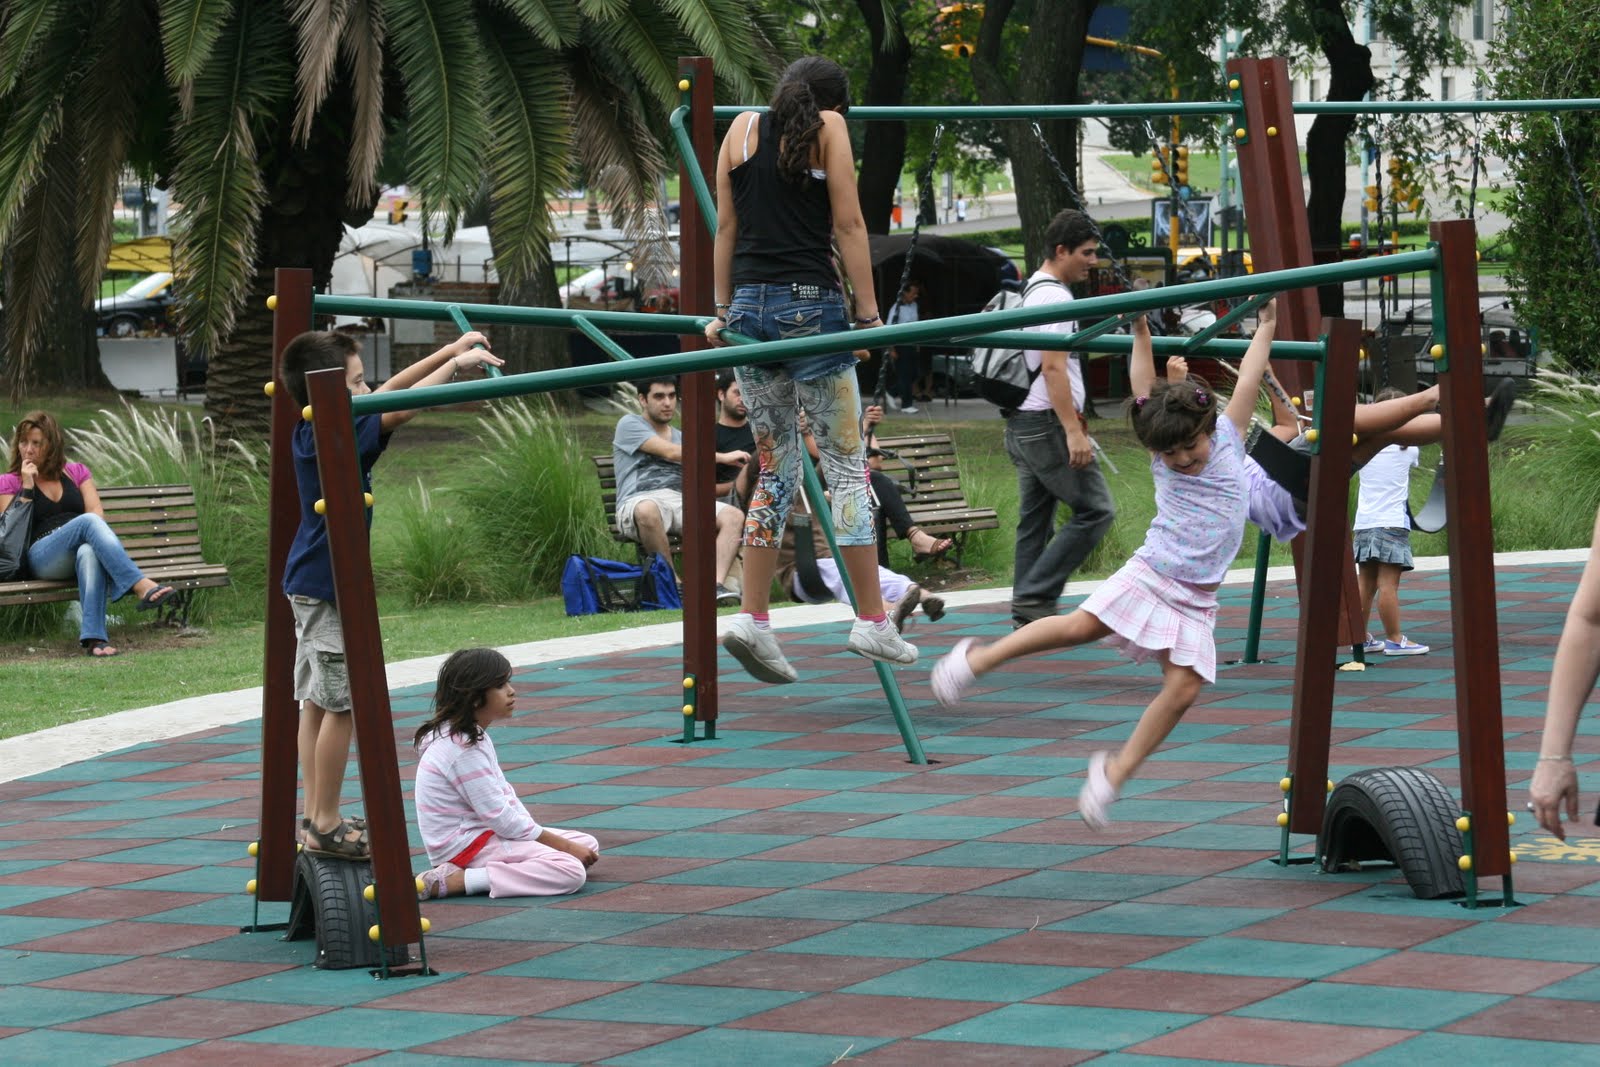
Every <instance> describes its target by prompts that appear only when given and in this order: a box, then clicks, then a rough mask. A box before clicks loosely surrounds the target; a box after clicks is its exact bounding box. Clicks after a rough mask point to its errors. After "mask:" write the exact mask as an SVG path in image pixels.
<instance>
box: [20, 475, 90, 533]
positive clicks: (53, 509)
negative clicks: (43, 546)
mask: <svg viewBox="0 0 1600 1067" xmlns="http://www.w3.org/2000/svg"><path fill="white" fill-rule="evenodd" d="M82 514H83V493H82V492H81V491H80V490H79V489H78V483H77V482H74V481H73V480H72V479H71V477H69V476H68V475H67V472H66V471H62V472H61V499H60V500H51V499H50V498H49V497H47V496H45V495H44V490H43V489H40V488H39V487H38V486H35V487H34V490H33V529H32V531H31V533H30V534H29V537H28V543H29V544H32V543H33V542H34V541H37V540H39V538H41V537H43V536H44V535H45V534H47V533H50V532H51V531H52V530H56V529H59V528H60V527H62V526H65V525H66V524H67V523H69V522H71V521H72V520H73V519H75V518H77V517H78V516H79V515H82Z"/></svg>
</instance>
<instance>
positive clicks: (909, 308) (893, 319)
mask: <svg viewBox="0 0 1600 1067" xmlns="http://www.w3.org/2000/svg"><path fill="white" fill-rule="evenodd" d="M916 321H917V302H916V301H915V300H912V301H904V300H896V301H895V302H894V303H893V304H890V305H889V317H888V318H887V319H884V320H883V324H884V325H885V326H896V325H899V326H904V325H905V324H906V323H908V322H916Z"/></svg>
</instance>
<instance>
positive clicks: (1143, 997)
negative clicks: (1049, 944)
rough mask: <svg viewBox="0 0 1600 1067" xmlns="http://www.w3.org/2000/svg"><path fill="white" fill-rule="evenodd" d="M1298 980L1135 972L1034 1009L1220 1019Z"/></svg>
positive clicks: (1068, 990)
mask: <svg viewBox="0 0 1600 1067" xmlns="http://www.w3.org/2000/svg"><path fill="white" fill-rule="evenodd" d="M1300 984H1301V982H1300V980H1299V979H1298V978H1247V977H1243V976H1239V975H1226V974H1208V975H1204V976H1197V975H1193V974H1188V973H1185V972H1179V971H1146V970H1139V969H1134V968H1131V967H1124V968H1119V969H1117V970H1114V971H1107V972H1106V973H1105V974H1101V975H1096V976H1095V977H1093V978H1086V979H1084V980H1083V981H1081V982H1074V983H1072V984H1071V985H1068V986H1062V987H1061V988H1060V989H1057V990H1054V991H1052V992H1049V993H1045V994H1043V995H1042V996H1037V997H1034V998H1032V1001H1031V1003H1034V1004H1076V1005H1080V1006H1083V1007H1091V1008H1140V1009H1144V1010H1150V1009H1152V1008H1157V1007H1159V1008H1160V1010H1161V1011H1181V1012H1191V1013H1194V1014H1196V1015H1217V1014H1220V1013H1222V1012H1227V1011H1233V1010H1235V1009H1236V1008H1242V1007H1244V1006H1245V1005H1246V1004H1254V1003H1255V1002H1256V1001H1258V1000H1265V999H1266V998H1267V997H1270V996H1275V995H1277V994H1278V993H1282V992H1283V991H1284V990H1286V989H1293V988H1294V987H1295V986H1297V985H1300Z"/></svg>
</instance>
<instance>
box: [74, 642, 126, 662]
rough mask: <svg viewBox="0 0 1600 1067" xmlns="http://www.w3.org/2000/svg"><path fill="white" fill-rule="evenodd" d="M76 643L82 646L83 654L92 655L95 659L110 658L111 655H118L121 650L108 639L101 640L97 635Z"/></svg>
mask: <svg viewBox="0 0 1600 1067" xmlns="http://www.w3.org/2000/svg"><path fill="white" fill-rule="evenodd" d="M78 643H79V644H80V645H82V646H83V654H84V655H85V656H93V657H94V658H95V659H110V658H111V657H112V656H120V655H121V654H122V650H121V649H119V648H118V647H117V646H116V645H113V644H112V643H111V642H110V641H102V640H101V639H100V638H98V637H91V638H89V639H88V640H86V641H80V642H78Z"/></svg>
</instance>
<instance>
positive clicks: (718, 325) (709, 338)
mask: <svg viewBox="0 0 1600 1067" xmlns="http://www.w3.org/2000/svg"><path fill="white" fill-rule="evenodd" d="M716 307H717V316H716V318H714V319H712V320H711V321H710V322H708V323H706V343H707V344H709V345H710V346H711V347H713V348H726V347H727V345H728V342H726V341H724V340H723V339H722V331H723V330H725V329H727V328H728V320H727V319H726V318H724V316H725V315H727V313H728V309H729V308H731V307H733V305H732V304H725V303H723V302H722V301H721V300H718V301H717V303H716Z"/></svg>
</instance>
